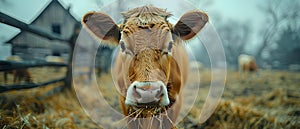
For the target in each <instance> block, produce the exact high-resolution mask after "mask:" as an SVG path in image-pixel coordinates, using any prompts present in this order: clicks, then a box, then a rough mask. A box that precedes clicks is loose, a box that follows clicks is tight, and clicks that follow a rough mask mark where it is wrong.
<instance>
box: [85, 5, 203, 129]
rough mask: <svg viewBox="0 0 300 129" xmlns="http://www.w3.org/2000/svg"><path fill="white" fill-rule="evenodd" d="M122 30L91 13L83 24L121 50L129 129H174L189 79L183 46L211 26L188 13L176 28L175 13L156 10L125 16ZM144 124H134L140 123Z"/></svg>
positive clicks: (120, 68)
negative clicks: (169, 18) (172, 19)
mask: <svg viewBox="0 0 300 129" xmlns="http://www.w3.org/2000/svg"><path fill="white" fill-rule="evenodd" d="M122 15H123V17H124V21H123V23H122V24H120V25H119V26H118V25H116V24H115V22H114V21H113V20H112V19H111V18H110V17H109V16H108V15H106V14H104V13H101V12H91V13H88V14H86V15H85V16H84V17H83V20H82V24H83V26H84V27H85V28H86V29H87V30H88V32H90V33H91V34H92V35H94V36H96V37H98V38H100V39H102V40H103V41H104V42H106V43H108V44H109V43H110V44H115V45H119V46H120V49H121V51H119V53H118V55H117V58H116V64H115V66H114V72H115V73H117V77H116V78H117V84H118V88H119V89H120V91H121V95H120V104H121V109H122V111H123V114H124V115H126V116H129V117H128V122H127V124H128V128H154V129H157V128H167V129H168V128H173V127H175V124H174V123H175V121H176V118H177V116H178V115H179V111H180V108H181V104H182V99H183V98H182V95H181V94H182V88H183V87H184V84H185V82H186V80H187V75H188V66H189V65H188V56H187V53H186V50H185V47H184V43H183V41H184V40H189V39H191V38H193V37H194V36H195V35H196V34H197V33H198V32H199V31H200V30H201V29H202V28H203V27H204V25H205V24H206V23H207V22H208V16H207V15H206V14H205V13H203V12H201V11H198V10H195V11H190V12H187V13H185V14H184V15H183V16H182V17H181V18H180V20H179V21H178V22H177V23H176V24H175V26H173V25H172V24H171V23H170V22H169V21H168V20H167V18H168V17H169V16H171V14H170V13H168V12H166V11H165V10H164V9H160V8H156V7H153V6H143V7H138V8H135V9H132V10H129V11H128V12H125V13H122ZM133 117H135V118H144V119H135V118H133Z"/></svg>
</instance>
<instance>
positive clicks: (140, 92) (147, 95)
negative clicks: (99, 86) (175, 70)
mask: <svg viewBox="0 0 300 129" xmlns="http://www.w3.org/2000/svg"><path fill="white" fill-rule="evenodd" d="M125 104H126V105H131V106H167V105H169V104H170V100H169V97H168V91H167V87H166V86H165V84H164V83H163V82H161V81H157V82H137V81H135V82H133V83H132V84H131V85H130V86H129V88H128V90H127V94H126V100H125Z"/></svg>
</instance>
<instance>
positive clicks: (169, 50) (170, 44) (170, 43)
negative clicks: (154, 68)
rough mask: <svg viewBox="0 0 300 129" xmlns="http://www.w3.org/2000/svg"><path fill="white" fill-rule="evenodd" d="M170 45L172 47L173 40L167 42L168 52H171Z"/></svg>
mask: <svg viewBox="0 0 300 129" xmlns="http://www.w3.org/2000/svg"><path fill="white" fill-rule="evenodd" d="M172 47H173V41H170V42H169V44H168V52H171V50H172Z"/></svg>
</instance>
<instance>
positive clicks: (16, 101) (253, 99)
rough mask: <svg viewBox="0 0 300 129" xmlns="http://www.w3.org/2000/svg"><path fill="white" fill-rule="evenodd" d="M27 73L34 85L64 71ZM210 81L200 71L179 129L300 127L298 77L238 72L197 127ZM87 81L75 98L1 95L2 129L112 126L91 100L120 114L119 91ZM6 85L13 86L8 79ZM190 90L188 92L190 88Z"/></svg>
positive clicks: (103, 80)
mask: <svg viewBox="0 0 300 129" xmlns="http://www.w3.org/2000/svg"><path fill="white" fill-rule="evenodd" d="M83 71H84V70H83ZM30 72H31V73H32V76H33V80H34V82H44V81H47V80H51V79H55V78H60V77H63V76H64V72H65V69H59V70H58V71H57V70H55V69H52V68H32V69H30ZM192 74H193V73H191V75H192ZM192 76H193V75H192ZM210 76H211V74H210V71H209V70H203V71H201V74H200V80H201V81H200V82H199V83H200V86H201V87H200V88H199V92H198V99H197V100H196V101H195V103H194V106H195V107H193V108H192V109H191V110H190V112H189V113H188V114H187V116H186V117H184V119H183V120H182V121H180V122H179V123H178V128H185V129H189V128H195V129H198V128H222V129H231V128H233V129H236V128H255V129H256V128H300V74H299V72H288V71H267V70H263V71H261V75H260V77H257V76H255V75H245V76H240V75H239V73H238V72H236V71H228V73H227V79H226V82H225V84H226V86H225V89H224V93H223V96H222V99H221V101H220V103H219V105H218V107H217V109H216V110H215V112H214V113H213V114H212V116H211V117H210V118H209V119H208V120H207V121H206V122H204V123H202V124H199V123H198V122H197V121H196V119H195V118H197V117H199V115H200V112H201V110H202V109H201V107H202V106H203V104H204V102H205V98H206V96H207V93H208V90H209V86H210V82H211V77H210ZM87 80H88V78H87V76H86V75H78V76H75V77H74V82H75V83H76V88H77V91H76V93H74V91H69V90H65V91H62V92H57V93H54V92H52V91H53V89H54V88H57V87H60V86H62V85H63V83H55V84H52V85H50V86H47V87H41V88H34V89H28V90H20V91H10V92H5V93H0V128H1V129H11V128H25V129H26V128H45V129H47V128H66V129H68V128H79V129H82V128H90V129H94V128H99V126H98V125H97V124H96V123H97V121H101V122H102V123H105V124H111V123H113V122H115V121H114V120H115V119H113V118H109V117H103V116H102V115H101V113H103V111H105V110H106V107H104V108H101V104H103V102H99V100H98V98H97V95H94V94H95V93H96V92H97V93H99V91H101V92H100V93H101V95H102V96H103V97H104V99H105V100H106V102H107V103H108V104H109V105H110V106H111V107H112V108H113V109H115V110H117V111H120V107H119V105H118V92H117V90H116V88H115V86H114V84H113V81H112V79H111V75H110V74H102V76H101V77H96V78H95V79H93V80H92V83H89V82H88V81H87ZM197 80H198V79H195V80H193V79H192V80H190V81H197ZM93 82H95V83H93ZM0 84H4V81H3V73H0ZM7 84H13V82H12V77H11V76H10V77H9V82H8V83H7ZM96 84H97V85H96ZM88 85H92V86H90V87H89V86H88ZM190 90H191V92H192V90H193V89H190ZM93 91H95V93H94V92H93ZM188 92H189V91H188ZM76 94H77V95H79V97H83V98H84V100H85V101H84V102H82V101H80V102H81V104H84V105H85V106H81V105H80V103H79V100H78V98H77V96H76ZM186 98H187V97H186ZM82 107H85V108H93V107H97V108H98V107H99V111H95V112H96V113H99V114H91V116H92V118H93V119H91V118H90V117H89V115H88V114H87V112H86V111H84V109H83V108H82ZM199 107H200V108H199ZM95 118H96V119H97V120H96V121H95V120H94V119H95Z"/></svg>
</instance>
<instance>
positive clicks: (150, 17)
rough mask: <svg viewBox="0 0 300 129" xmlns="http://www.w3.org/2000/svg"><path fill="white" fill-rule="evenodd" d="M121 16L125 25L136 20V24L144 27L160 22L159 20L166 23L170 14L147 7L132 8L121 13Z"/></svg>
mask: <svg viewBox="0 0 300 129" xmlns="http://www.w3.org/2000/svg"><path fill="white" fill-rule="evenodd" d="M122 15H123V17H124V23H126V22H127V21H129V20H136V22H137V23H140V24H141V25H144V24H149V23H151V22H152V23H157V22H161V20H164V21H166V19H167V18H168V17H170V16H171V15H172V14H171V13H168V12H166V10H163V9H160V8H156V7H153V6H151V5H148V6H142V7H138V8H134V9H132V10H129V11H127V12H123V13H122Z"/></svg>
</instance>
